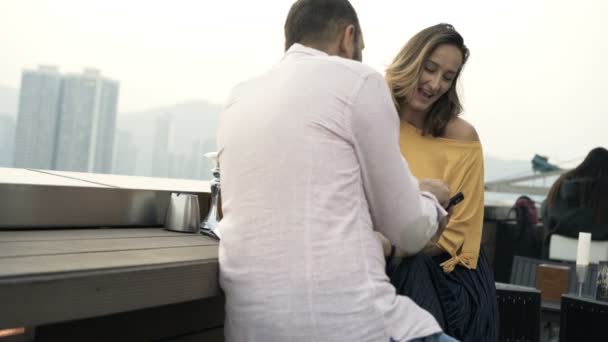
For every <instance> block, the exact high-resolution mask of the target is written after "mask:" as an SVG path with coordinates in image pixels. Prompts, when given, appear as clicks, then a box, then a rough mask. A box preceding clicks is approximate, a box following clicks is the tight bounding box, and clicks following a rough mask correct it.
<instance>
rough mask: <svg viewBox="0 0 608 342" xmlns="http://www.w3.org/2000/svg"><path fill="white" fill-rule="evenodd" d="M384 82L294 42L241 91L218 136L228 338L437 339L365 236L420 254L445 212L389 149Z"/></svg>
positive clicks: (393, 128)
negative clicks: (393, 282)
mask: <svg viewBox="0 0 608 342" xmlns="http://www.w3.org/2000/svg"><path fill="white" fill-rule="evenodd" d="M398 135H399V119H398V116H397V113H396V111H395V108H394V106H393V103H392V100H391V97H390V93H389V90H388V87H387V85H386V82H385V81H384V79H383V78H382V76H381V75H380V74H379V73H377V72H375V71H374V70H372V69H371V68H369V67H367V66H365V65H363V64H361V63H359V62H355V61H351V60H347V59H343V58H340V57H335V56H334V57H332V56H328V55H327V54H325V53H323V52H321V51H318V50H314V49H311V48H307V47H304V46H302V45H299V44H295V45H294V46H292V47H291V48H290V49H289V51H288V52H287V53H286V54H285V57H284V58H283V59H282V61H280V62H279V63H278V64H277V65H275V66H274V67H273V68H272V69H270V70H269V71H268V72H266V73H265V74H263V75H261V76H260V77H258V78H255V79H253V80H250V81H248V82H245V83H243V84H241V85H239V86H237V87H236V88H235V89H234V91H233V92H232V95H231V96H230V99H229V100H228V102H227V104H226V107H225V109H224V111H223V113H222V115H221V119H220V128H219V132H218V148H219V151H220V152H219V160H220V168H221V182H222V209H223V213H224V217H223V219H222V221H221V223H220V228H221V232H222V241H221V243H220V251H219V262H220V284H221V286H222V288H223V289H224V291H225V294H226V322H225V323H226V324H225V336H226V340H227V341H239V342H240V341H259V342H272V341H277V342H279V341H280V342H283V341H383V342H388V341H389V339H390V338H391V337H392V338H393V339H395V340H398V341H407V340H410V339H413V338H418V337H422V336H428V335H431V334H434V333H437V332H440V331H441V328H440V327H439V325H438V324H437V322H436V321H435V319H434V318H433V317H432V316H431V315H430V314H429V313H428V312H426V311H425V310H423V309H421V308H420V307H418V305H416V304H415V303H414V302H413V301H412V300H410V299H409V298H407V297H404V296H398V295H396V293H395V289H394V287H393V286H392V285H391V284H390V282H389V279H388V278H387V276H386V274H385V272H384V269H385V261H384V257H383V253H382V246H381V243H380V241H379V239H378V238H377V236H376V235H375V233H374V229H376V230H378V231H380V232H382V233H383V234H384V235H386V236H387V237H388V238H389V239H390V240H391V241H392V242H393V243H395V244H396V245H397V246H399V247H401V248H402V249H405V250H406V251H410V252H416V251H419V250H420V249H421V248H422V247H423V246H424V245H425V244H426V243H427V242H428V240H429V239H430V237H431V236H432V235H433V234H434V233H435V232H436V230H437V220H438V216H443V215H445V211H443V209H441V207H440V206H439V204H438V203H437V201H436V199H435V197H433V196H432V195H430V194H428V193H421V192H420V191H419V190H418V189H419V187H418V181H417V180H416V179H415V178H414V177H413V176H412V174H411V173H410V171H409V169H408V166H407V163H406V162H405V160H404V159H403V158H402V157H401V153H400V151H399V141H398V138H399V137H398Z"/></svg>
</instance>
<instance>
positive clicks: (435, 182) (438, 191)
mask: <svg viewBox="0 0 608 342" xmlns="http://www.w3.org/2000/svg"><path fill="white" fill-rule="evenodd" d="M419 184H420V190H421V191H428V192H430V193H432V194H433V195H435V197H437V200H438V201H439V204H441V206H442V207H444V208H445V207H447V205H448V201H449V200H450V187H449V185H448V184H447V183H446V182H444V181H442V180H439V179H421V180H420V182H419Z"/></svg>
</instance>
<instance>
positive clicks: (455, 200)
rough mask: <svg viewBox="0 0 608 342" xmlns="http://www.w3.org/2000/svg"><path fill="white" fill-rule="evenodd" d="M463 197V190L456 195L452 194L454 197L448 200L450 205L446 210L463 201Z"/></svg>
mask: <svg viewBox="0 0 608 342" xmlns="http://www.w3.org/2000/svg"><path fill="white" fill-rule="evenodd" d="M463 199H464V194H463V193H462V192H459V193H457V194H456V195H454V196H452V198H450V200H449V201H448V207H447V208H446V210H449V209H450V208H451V207H452V206H455V205H456V204H458V203H460V202H462V200H463Z"/></svg>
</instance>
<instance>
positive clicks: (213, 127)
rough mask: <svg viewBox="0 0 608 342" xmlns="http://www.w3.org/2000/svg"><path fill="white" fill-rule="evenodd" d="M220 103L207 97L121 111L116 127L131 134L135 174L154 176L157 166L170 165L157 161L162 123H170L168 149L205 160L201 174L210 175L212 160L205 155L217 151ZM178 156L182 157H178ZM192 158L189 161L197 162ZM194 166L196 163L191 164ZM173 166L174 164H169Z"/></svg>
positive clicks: (182, 155) (171, 151) (176, 153)
mask: <svg viewBox="0 0 608 342" xmlns="http://www.w3.org/2000/svg"><path fill="white" fill-rule="evenodd" d="M220 111H221V106H220V105H216V104H212V103H209V102H206V101H198V100H196V101H188V102H183V103H178V104H175V105H171V106H165V107H159V108H153V109H150V110H146V111H141V112H136V113H126V114H119V115H118V120H117V129H118V130H119V131H123V132H126V133H128V134H130V135H131V141H132V142H133V144H134V145H135V149H136V151H137V161H136V171H135V174H137V175H142V176H154V175H156V174H155V170H154V169H155V168H167V166H166V165H158V162H157V161H154V158H155V153H157V152H158V151H155V149H157V148H156V146H158V145H157V141H156V140H157V139H158V137H157V135H158V132H157V130H158V129H159V126H163V125H167V123H169V122H170V123H171V126H172V127H171V129H170V132H171V133H170V139H169V140H170V142H169V146H166V152H167V153H171V154H173V155H175V156H181V157H184V158H190V159H193V160H194V161H196V160H198V161H201V162H202V165H201V166H199V167H200V168H201V172H202V177H203V178H205V179H207V178H209V177H210V172H209V170H210V169H211V167H212V165H211V163H209V162H207V161H206V160H205V158H204V156H203V154H204V153H205V152H210V151H215V150H216V147H215V136H216V132H217V128H218V124H219V114H220ZM176 158H179V157H176ZM194 161H193V162H192V163H190V164H188V165H193V164H196V162H194ZM191 167H195V166H191ZM169 168H171V166H169ZM208 175H209V176H208Z"/></svg>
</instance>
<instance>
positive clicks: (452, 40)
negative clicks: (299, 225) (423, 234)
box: [386, 24, 498, 341]
mask: <svg viewBox="0 0 608 342" xmlns="http://www.w3.org/2000/svg"><path fill="white" fill-rule="evenodd" d="M468 57H469V50H468V49H467V47H466V46H465V45H464V41H463V38H462V37H461V35H460V34H459V33H458V32H457V31H456V30H455V29H454V27H452V26H451V25H448V24H439V25H435V26H431V27H428V28H426V29H424V30H422V31H421V32H419V33H417V34H416V35H415V36H414V37H412V38H411V39H410V40H409V41H408V42H407V44H406V45H405V46H404V47H403V49H402V50H401V51H400V52H399V54H398V55H397V57H396V58H395V60H394V61H393V63H392V64H391V65H390V66H389V67H388V69H387V71H386V80H387V82H388V85H389V88H390V89H391V91H392V94H393V99H394V102H395V106H396V107H397V111H398V113H399V116H400V119H401V134H400V145H401V152H402V154H403V155H404V157H405V158H406V159H407V161H408V163H409V166H410V169H411V170H412V172H413V174H414V175H415V176H416V177H418V178H419V179H423V178H438V179H443V180H445V181H446V182H447V183H448V185H449V186H450V189H451V190H452V192H453V193H457V192H462V193H463V194H464V196H465V197H464V200H463V201H462V202H461V203H460V204H458V205H456V206H454V207H453V209H451V217H450V222H449V223H448V226H447V228H446V229H445V231H444V232H443V233H442V235H441V236H440V238H439V240H438V242H437V243H435V244H429V246H427V248H426V249H425V250H423V252H422V253H420V254H418V255H417V256H414V257H410V258H405V259H403V260H402V261H401V263H400V264H397V265H395V264H393V266H394V267H392V268H391V267H389V268H390V270H389V273H390V274H389V275H390V277H391V282H392V283H393V284H394V285H395V287H396V288H397V291H398V292H399V293H400V294H403V295H407V296H409V297H410V298H412V299H413V300H414V301H416V302H417V303H418V304H419V305H420V306H422V307H423V308H425V309H427V310H428V311H430V312H431V313H432V314H433V315H434V316H435V317H436V318H437V320H438V322H439V323H440V324H441V325H442V327H443V328H444V331H445V332H446V333H447V334H448V335H451V336H453V337H455V338H457V339H459V340H462V341H495V340H496V339H497V336H498V311H497V304H496V295H495V287H494V279H493V275H492V271H491V269H490V266H489V264H488V262H487V259H486V257H485V255H484V254H483V253H480V243H481V233H482V227H483V210H484V185H483V184H484V182H483V154H482V148H481V143H480V142H479V138H478V136H477V133H476V131H475V129H474V128H473V126H472V125H471V124H469V123H468V122H466V121H465V120H463V119H461V118H459V117H458V115H459V114H460V113H461V111H462V106H461V104H460V100H459V97H458V94H457V92H456V86H457V82H458V78H459V76H460V73H461V71H462V68H463V66H464V64H465V63H466V61H467V59H468ZM399 254H400V253H399V251H397V255H398V256H400V255H399ZM389 266H390V265H389Z"/></svg>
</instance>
